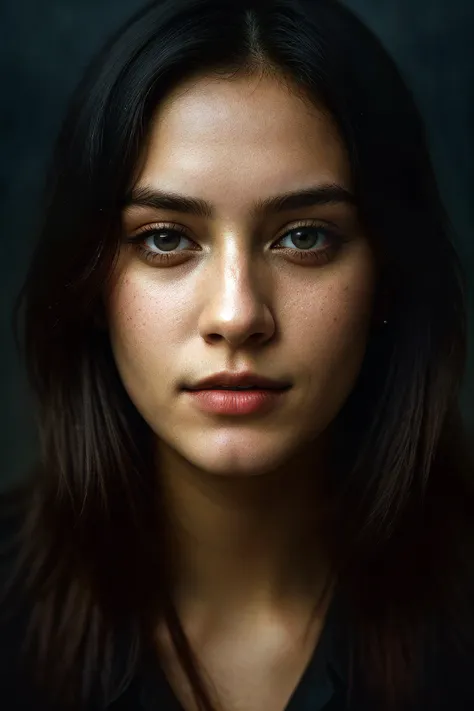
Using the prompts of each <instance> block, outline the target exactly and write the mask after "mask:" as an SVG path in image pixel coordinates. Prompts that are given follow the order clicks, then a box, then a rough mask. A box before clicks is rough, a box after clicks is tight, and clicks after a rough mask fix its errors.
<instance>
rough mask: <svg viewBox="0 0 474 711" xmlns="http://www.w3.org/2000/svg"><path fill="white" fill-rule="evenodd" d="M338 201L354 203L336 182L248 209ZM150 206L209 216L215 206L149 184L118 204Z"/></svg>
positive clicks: (265, 210)
mask: <svg viewBox="0 0 474 711" xmlns="http://www.w3.org/2000/svg"><path fill="white" fill-rule="evenodd" d="M337 203H342V204H346V205H350V206H353V207H354V206H356V199H355V197H354V195H353V194H352V193H351V192H350V191H349V190H347V189H346V188H344V187H343V186H342V185H337V184H336V183H327V184H324V185H316V186H310V187H307V188H303V189H301V190H294V191H291V192H287V193H283V194H281V195H274V196H272V197H268V198H264V199H261V200H257V202H255V203H254V205H253V206H252V209H251V216H252V218H254V217H258V216H261V215H269V214H271V213H280V212H287V211H290V210H297V209H301V208H305V207H315V206H317V205H330V204H337ZM135 205H136V206H140V207H151V208H153V209H155V210H171V211H173V212H181V213H185V214H188V215H196V216H198V217H203V218H206V219H209V220H212V219H213V218H214V216H215V209H214V207H213V205H211V204H210V203H209V202H207V201H206V200H202V199H201V198H194V197H189V196H186V195H180V194H178V193H170V192H165V191H163V190H158V189H155V188H151V187H149V186H147V185H144V186H141V187H137V188H134V189H133V190H132V191H131V192H129V193H128V194H127V196H126V197H125V200H124V201H123V203H122V208H123V209H124V210H127V209H129V208H131V207H132V206H135Z"/></svg>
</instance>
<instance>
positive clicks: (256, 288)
mask: <svg viewBox="0 0 474 711" xmlns="http://www.w3.org/2000/svg"><path fill="white" fill-rule="evenodd" d="M323 183H337V184H339V185H341V186H343V187H345V188H346V189H348V190H352V187H353V186H352V185H351V174H350V169H349V163H348V158H347V155H346V151H345V148H344V146H343V144H342V142H341V140H340V139H339V136H338V133H337V131H336V129H335V127H334V125H333V123H332V121H331V119H330V118H329V117H328V116H327V114H326V113H325V112H324V110H323V109H322V108H317V107H315V106H314V105H311V104H310V103H309V102H306V101H304V98H302V97H301V96H298V95H297V94H296V93H295V92H292V91H291V87H290V90H288V88H287V87H286V86H285V85H284V84H283V83H282V82H279V81H277V80H275V79H274V78H271V77H269V76H264V77H260V78H259V79H258V80H257V79H256V78H255V77H239V78H233V79H231V80H230V79H227V78H222V77H220V78H214V77H203V78H197V79H196V78H193V80H192V81H191V80H190V81H189V82H188V83H187V84H185V85H182V86H180V87H179V89H177V90H175V91H174V92H173V93H172V94H170V95H169V96H168V97H167V99H166V101H165V102H164V103H162V104H161V105H160V107H159V108H158V109H157V112H156V116H155V120H154V122H153V124H152V127H151V132H150V136H149V140H148V141H147V143H146V146H144V150H143V157H142V161H141V164H140V169H139V170H138V171H137V179H136V182H135V186H149V187H152V188H160V189H163V190H167V191H172V192H177V193H183V194H186V195H188V196H192V197H198V198H203V199H205V200H207V201H209V202H210V203H212V205H213V206H214V210H215V216H214V218H213V219H208V218H204V217H196V216H191V215H186V214H179V213H176V212H170V211H164V210H155V209H152V208H145V207H137V206H134V207H130V208H128V209H127V210H126V211H125V212H124V215H123V226H124V241H123V245H122V248H121V254H120V257H119V260H118V262H117V267H116V273H115V279H114V282H113V287H112V288H111V291H110V293H109V294H108V298H107V304H106V307H107V308H106V310H107V319H108V328H109V333H110V339H111V344H112V349H113V353H114V357H115V359H116V362H117V366H118V370H119V373H120V376H121V378H122V379H123V383H124V385H125V388H126V390H127V392H128V394H129V396H130V398H131V400H132V401H133V403H134V404H135V406H136V407H137V409H138V410H139V412H140V413H141V415H142V416H143V417H144V419H145V420H146V422H147V423H148V425H149V426H150V428H151V430H152V431H153V432H154V433H155V434H156V442H157V448H156V452H157V473H158V474H157V475H159V477H160V480H161V481H162V483H163V489H164V491H165V495H166V496H167V501H168V510H169V513H170V518H171V520H172V521H173V525H174V526H175V529H176V532H177V533H176V551H175V555H176V560H177V561H178V565H177V579H176V589H175V597H176V600H177V607H178V609H179V610H180V611H181V614H182V618H183V619H184V621H185V623H186V624H187V629H188V632H189V634H190V637H191V638H192V639H195V640H198V641H199V642H200V644H201V646H202V647H203V646H205V645H206V644H207V645H208V648H212V649H218V650H219V652H218V653H217V652H216V655H215V657H213V658H214V666H213V668H216V665H217V667H218V666H219V664H218V661H216V659H217V658H220V659H226V663H228V664H229V659H231V658H232V654H234V657H235V658H237V657H238V659H240V657H239V655H241V657H242V663H243V664H244V660H245V659H246V660H247V661H248V662H249V663H252V665H253V667H252V668H253V670H254V672H255V669H257V668H259V667H258V663H259V660H263V659H268V658H269V655H270V656H271V650H272V649H273V650H277V649H278V650H280V651H281V649H282V640H287V641H288V644H290V643H293V642H294V640H295V635H296V632H295V631H296V630H297V629H300V630H301V627H302V622H301V621H302V620H307V617H308V615H309V610H310V607H311V603H314V591H315V589H319V588H318V585H320V583H321V581H322V579H323V577H324V572H325V571H326V568H327V566H326V558H325V556H326V553H325V550H326V549H325V546H324V540H323V539H322V538H321V539H318V537H317V535H315V529H316V528H317V527H318V522H321V521H322V520H323V519H324V514H325V512H326V508H325V504H324V501H323V500H322V499H321V497H319V496H318V492H319V490H320V482H321V481H322V480H323V477H325V476H328V475H330V472H328V471H327V466H326V457H325V452H327V446H328V443H329V441H330V440H329V435H328V433H329V432H330V429H329V426H330V424H331V422H332V421H333V420H334V418H335V416H336V415H337V413H338V412H339V411H340V409H341V407H342V405H343V404H344V402H345V401H346V399H347V397H348V395H349V394H350V392H351V390H352V388H353V386H354V384H355V381H356V379H357V375H358V373H359V371H360V368H361V365H362V361H363V358H364V353H365V349H366V345H367V338H368V334H369V328H370V326H371V321H372V314H373V307H374V292H375V283H376V268H375V259H374V255H373V253H372V250H371V247H370V244H369V241H368V239H367V238H366V236H365V235H364V232H363V229H362V226H361V225H360V223H359V220H358V215H357V210H356V209H355V208H354V207H350V206H349V205H346V204H332V205H326V206H319V207H305V208H304V209H298V210H293V211H289V212H286V213H284V214H274V215H270V216H266V217H264V218H260V219H259V218H255V217H252V216H251V208H252V206H253V204H254V202H255V201H256V200H258V199H264V198H266V197H269V196H272V195H275V194H279V193H283V192H286V191H290V190H295V189H299V188H305V187H308V186H313V185H320V184H323ZM308 220H315V221H317V225H318V226H319V227H327V226H330V225H331V224H332V226H333V227H335V229H336V230H337V231H339V232H340V233H341V234H342V236H343V238H344V241H343V243H342V245H341V246H340V248H339V250H338V251H337V250H336V251H335V253H333V254H331V255H330V258H329V259H327V260H326V261H321V262H320V263H318V262H317V261H309V260H307V261H306V262H303V261H299V260H298V258H297V257H296V258H295V257H292V256H291V255H288V253H287V252H288V248H293V249H298V244H299V243H298V242H297V241H296V246H295V243H294V239H293V240H292V235H294V233H289V230H291V229H292V228H295V227H298V226H299V225H298V223H299V222H301V221H308ZM159 223H168V224H167V227H169V226H170V224H169V223H172V225H173V224H174V225H176V224H177V225H181V226H183V227H184V228H185V229H186V236H185V237H183V238H181V239H179V235H175V240H174V241H173V243H172V244H173V245H175V247H174V249H173V252H174V253H175V254H176V255H177V257H176V260H175V262H174V263H173V262H171V263H168V264H167V265H164V266H162V265H160V263H155V264H152V263H149V262H147V261H145V260H144V258H143V257H142V256H141V255H140V254H139V253H138V251H137V248H136V245H132V244H130V243H129V242H128V241H127V240H128V239H129V238H130V237H132V236H135V235H137V234H138V233H139V232H140V230H141V229H142V228H144V227H145V226H152V225H159ZM172 225H171V226H172ZM311 237H313V241H311ZM281 240H282V241H281ZM307 240H308V244H309V247H307V248H306V249H310V250H312V251H313V252H317V251H318V250H319V252H320V253H321V252H322V251H323V250H324V249H325V248H327V247H328V246H329V244H330V242H329V241H328V238H327V237H326V235H325V234H324V233H318V232H317V231H316V232H315V228H313V231H310V232H309V233H308V237H307ZM277 243H279V244H280V245H282V246H284V247H286V248H287V250H286V252H285V250H284V249H277V248H275V245H276V244H277ZM162 244H163V242H160V241H156V240H155V241H154V240H153V237H151V236H148V238H147V235H146V234H145V235H143V241H142V246H144V247H145V248H147V247H148V249H149V250H150V251H152V252H153V251H154V252H159V251H160V250H161V251H164V250H163V247H162ZM304 249H305V248H304V247H302V248H301V247H300V251H304ZM243 369H249V370H252V371H253V372H256V373H258V374H261V375H265V376H268V377H273V378H277V379H285V380H289V381H291V383H292V388H291V390H289V391H288V392H287V393H286V394H285V395H284V397H283V399H282V402H281V404H280V406H279V407H278V408H277V409H274V410H272V411H271V412H269V413H268V414H266V415H253V416H245V417H223V416H216V415H207V414H203V413H201V412H199V411H198V410H197V409H196V407H195V406H194V405H193V403H192V402H191V400H190V398H189V396H187V395H186V394H185V393H183V392H182V391H181V390H180V386H181V384H182V383H183V381H184V382H186V381H187V382H188V383H192V382H195V381H196V380H198V379H201V378H203V377H205V376H208V375H211V374H213V373H217V372H219V371H222V370H234V371H235V370H239V371H240V370H243ZM310 533H311V535H310ZM262 630H265V634H262ZM314 630H316V628H314ZM314 630H313V638H312V641H311V644H310V646H309V647H308V648H305V650H306V651H304V652H302V655H303V657H301V658H300V657H293V659H294V660H295V659H296V662H295V661H293V662H292V664H293V666H292V669H293V671H292V672H291V674H290V675H289V676H288V678H287V687H288V689H291V688H292V685H293V682H294V681H295V680H296V677H297V676H298V673H299V672H298V669H296V671H295V664H296V666H298V664H299V663H300V662H301V664H300V667H301V666H302V665H303V662H304V661H305V659H306V657H307V653H308V650H309V649H310V648H311V646H312V644H314V639H315V638H316V636H317V633H316V631H314ZM226 640H227V641H229V645H230V646H226ZM238 640H241V645H240V646H239V642H238ZM211 641H215V642H216V643H215V644H214V645H213V644H211ZM230 641H232V642H230ZM283 646H284V645H283ZM250 648H251V649H252V653H251V654H250V655H249V649H250ZM275 653H276V652H275ZM278 653H280V652H278ZM305 655H306V656H305ZM211 656H212V655H211ZM298 660H299V661H298ZM262 664H263V662H262ZM211 666H212V662H211ZM300 667H299V669H300V671H301V668H300ZM234 671H235V670H234ZM262 673H263V671H262ZM282 678H283V677H282ZM241 681H242V683H243V680H241ZM240 688H242V686H241V687H240ZM285 689H286V687H285ZM285 689H283V690H282V691H281V698H283V697H284V696H285V693H286V692H285ZM288 689H287V690H288ZM262 702H263V700H262Z"/></svg>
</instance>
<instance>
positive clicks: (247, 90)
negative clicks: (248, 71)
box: [137, 77, 351, 209]
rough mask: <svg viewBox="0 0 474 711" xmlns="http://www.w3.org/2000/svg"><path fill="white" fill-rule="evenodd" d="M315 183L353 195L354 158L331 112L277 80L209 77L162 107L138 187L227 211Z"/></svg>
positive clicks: (178, 92) (182, 88)
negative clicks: (201, 200)
mask: <svg viewBox="0 0 474 711" xmlns="http://www.w3.org/2000/svg"><path fill="white" fill-rule="evenodd" d="M308 180H310V181H311V180H313V182H315V183H316V182H327V183H333V182H336V183H339V184H342V185H344V187H346V188H347V189H350V187H351V186H350V170H349V162H348V158H347V153H346V150H345V147H344V145H343V142H342V140H341V138H340V136H339V134H338V131H337V128H336V126H335V124H334V122H333V120H332V119H331V118H330V116H329V115H328V113H327V112H326V111H325V109H324V107H322V106H318V105H315V104H313V103H311V102H310V101H309V100H305V99H304V98H303V97H302V96H301V94H300V93H298V92H292V91H291V87H290V88H289V87H287V86H285V85H283V83H282V82H280V81H277V80H276V79H274V78H270V77H260V78H256V77H254V78H247V77H240V78H232V79H218V78H212V77H211V78H209V77H204V78H201V79H193V80H192V81H189V82H188V83H186V84H183V85H181V86H179V87H178V88H177V89H175V90H174V91H173V92H172V93H170V94H169V95H168V96H167V97H166V99H165V100H164V101H163V102H162V103H161V104H160V106H159V107H158V109H157V111H156V113H155V116H154V119H153V121H152V124H151V128H150V133H149V137H148V141H147V144H146V147H145V149H144V152H143V156H142V162H141V170H140V173H139V177H138V180H137V183H139V184H149V185H152V186H159V187H160V188H163V189H169V190H176V191H181V192H182V191H188V192H192V193H193V194H198V193H199V195H200V196H201V197H203V198H206V197H207V198H209V199H211V200H212V201H213V202H215V203H217V204H218V205H219V204H220V205H221V206H222V208H223V209H225V208H228V209H230V208H231V205H232V208H234V209H237V208H238V206H239V205H240V204H241V205H242V207H244V206H245V205H246V204H247V203H248V202H249V201H253V200H254V199H255V197H259V196H263V194H264V193H265V194H267V193H268V194H274V193H278V192H284V191H286V190H289V189H293V188H298V187H299V185H300V184H307V183H308Z"/></svg>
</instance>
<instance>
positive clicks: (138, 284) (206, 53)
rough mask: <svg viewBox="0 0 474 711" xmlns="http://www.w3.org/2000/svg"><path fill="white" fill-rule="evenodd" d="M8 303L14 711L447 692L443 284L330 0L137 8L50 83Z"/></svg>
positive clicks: (8, 669)
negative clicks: (18, 331)
mask: <svg viewBox="0 0 474 711" xmlns="http://www.w3.org/2000/svg"><path fill="white" fill-rule="evenodd" d="M20 305H22V307H23V308H24V313H23V318H24V321H23V322H22V327H23V328H24V332H23V349H24V353H25V358H26V365H27V369H28V373H29V376H30V380H31V384H32V389H33V392H34V393H35V395H36V400H37V408H38V409H37V413H38V429H39V435H40V443H41V456H40V458H39V461H38V463H37V465H36V466H35V468H34V471H32V472H31V474H30V475H29V476H28V478H27V480H26V481H25V483H24V485H23V486H22V490H21V491H19V492H17V493H15V494H12V495H11V496H10V497H9V498H10V499H11V501H10V502H7V501H5V504H4V510H5V516H4V521H5V524H4V525H5V536H6V537H8V541H11V542H12V545H10V546H9V547H8V549H7V552H6V553H5V554H4V559H3V560H4V569H5V570H6V571H7V572H6V575H5V579H6V584H5V601H4V605H3V609H4V610H5V611H8V614H6V615H5V616H4V623H3V624H4V627H3V632H2V634H3V639H4V640H5V641H4V642H3V648H4V652H3V655H4V659H3V660H2V665H1V666H2V673H3V677H4V679H5V681H4V682H3V690H2V693H3V698H9V699H11V707H12V708H35V709H38V708H40V707H41V708H45V709H48V710H49V709H53V708H59V709H67V708H76V709H103V708H110V709H112V710H113V711H114V710H118V709H138V708H143V709H146V710H147V711H151V709H173V708H179V707H180V705H181V707H182V708H184V709H186V711H188V710H191V709H198V708H200V709H208V710H210V709H214V710H216V711H217V709H222V710H223V711H231V710H234V709H245V711H254V710H255V711H256V710H257V709H258V710H260V709H263V708H267V709H272V711H273V709H275V711H283V709H287V711H303V709H312V711H319V710H320V709H323V708H324V709H328V710H329V709H331V710H332V711H335V710H342V709H348V708H351V709H357V710H361V709H364V711H365V710H366V709H377V710H379V709H392V710H393V709H396V710H397V711H398V710H399V709H416V710H417V711H419V709H434V708H442V709H457V710H459V709H467V708H474V706H472V705H471V704H472V702H473V694H472V693H471V690H470V689H469V674H468V672H469V670H470V668H471V663H472V659H473V657H472V656H470V655H472V641H473V638H474V635H473V629H474V625H473V615H472V612H473V606H472V600H473V595H472V593H473V576H472V565H471V560H472V554H473V545H472V544H473V535H472V534H473V527H474V516H473V513H474V511H473V491H472V484H473V459H472V451H471V450H470V449H469V447H468V443H467V438H466V436H465V433H464V429H463V427H464V425H463V422H462V419H461V416H460V410H459V405H458V393H459V388H460V385H461V383H462V377H463V371H464V366H465V360H466V301H465V281H464V276H463V273H462V269H461V266H460V264H459V261H458V257H457V255H456V251H455V249H454V246H453V243H452V239H451V236H450V227H449V222H448V220H447V218H446V215H445V213H444V210H443V207H442V203H441V201H440V197H439V195H438V192H437V187H436V183H435V178H434V175H433V170H432V167H431V164H430V159H429V153H428V149H427V144H426V138H425V134H424V129H423V126H422V122H421V120H420V117H419V114H418V112H417V109H416V107H415V105H414V102H413V100H412V98H411V95H410V93H409V91H408V90H407V88H406V87H405V85H404V83H403V81H402V79H401V78H400V76H399V74H398V72H397V70H396V68H395V66H394V64H393V62H392V61H391V60H390V58H389V57H388V56H387V54H386V53H385V51H384V50H383V49H382V47H381V46H380V44H379V43H378V41H377V40H376V39H375V37H374V36H373V35H372V34H371V33H370V32H369V31H368V30H367V29H366V28H365V27H364V26H363V25H362V24H361V23H360V21H359V20H358V19H357V18H356V17H354V15H352V14H351V13H350V12H349V11H348V10H347V9H345V8H344V7H343V6H342V5H339V4H338V3H337V2H334V1H333V0H318V1H317V2H315V1H314V0H311V1H310V0H268V1H266V2H264V1H262V0H260V1H258V0H246V1H239V2H233V3H230V4H229V3H225V2H221V1H218V0H169V1H167V2H153V3H151V4H150V5H148V6H147V7H146V8H145V9H144V10H143V11H141V12H139V13H138V14H136V15H135V16H134V17H133V18H132V20H131V21H130V22H129V23H128V24H127V25H126V26H125V27H124V28H122V29H121V30H120V31H119V32H118V33H117V34H116V35H115V36H114V37H113V38H112V40H111V41H110V42H109V43H108V44H107V46H106V47H105V49H104V50H103V51H102V52H101V53H100V56H98V58H96V59H95V61H94V62H93V63H92V65H91V67H90V68H89V69H88V71H87V72H86V75H85V77H84V80H83V81H82V83H81V85H80V87H79V88H78V90H77V92H76V94H75V96H74V98H73V100H72V103H71V106H70V108H69V112H68V116H67V119H66V121H65V124H64V127H63V129H62V131H61V134H60V137H59V139H58V143H57V147H56V152H55V156H54V161H53V164H52V169H51V173H50V176H49V181H48V190H47V197H46V206H45V219H44V224H43V227H42V231H41V235H40V238H39V241H38V245H37V248H36V251H35V253H34V256H33V259H32V262H31V267H30V270H29V273H28V276H27V280H26V283H25V286H24V288H23V290H22V293H21V295H20V301H19V306H20ZM19 313H20V312H19V311H18V314H19ZM18 314H17V315H18ZM18 320H19V319H18ZM246 389H248V391H246ZM41 704H43V706H41ZM7 708H9V706H8V705H7Z"/></svg>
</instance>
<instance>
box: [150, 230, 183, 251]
mask: <svg viewBox="0 0 474 711" xmlns="http://www.w3.org/2000/svg"><path fill="white" fill-rule="evenodd" d="M163 235H165V237H164V239H163ZM179 240H180V236H179V235H177V234H174V233H173V232H172V231H171V230H160V231H159V232H157V233H156V234H155V236H154V237H153V242H154V244H155V247H158V249H161V250H165V251H166V250H172V249H176V247H177V246H178V243H179ZM173 242H175V244H173ZM170 243H171V244H170Z"/></svg>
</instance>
